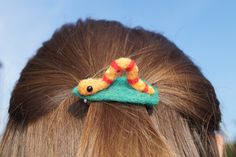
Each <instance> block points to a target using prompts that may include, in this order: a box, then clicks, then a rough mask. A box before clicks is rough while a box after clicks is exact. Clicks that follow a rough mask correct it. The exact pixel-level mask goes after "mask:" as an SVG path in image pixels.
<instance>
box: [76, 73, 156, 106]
mask: <svg viewBox="0 0 236 157" xmlns="http://www.w3.org/2000/svg"><path fill="white" fill-rule="evenodd" d="M143 81H145V80H143ZM145 82H146V81H145ZM146 83H147V82H146ZM147 84H149V83H147ZM149 85H150V84H149ZM150 86H151V85H150ZM152 87H153V86H152ZM153 88H154V90H155V93H154V94H148V93H143V92H140V91H138V90H136V89H134V88H133V87H131V86H130V85H129V84H128V82H127V78H126V77H125V76H122V77H118V78H116V79H115V80H114V82H113V83H112V85H111V86H109V87H108V88H106V89H104V90H101V91H99V92H97V93H95V94H93V95H89V96H83V95H81V94H79V93H78V90H77V87H75V88H74V89H73V93H74V94H75V95H76V96H78V97H80V98H82V99H87V100H89V101H115V102H126V103H131V104H135V105H144V106H156V105H157V104H158V102H159V96H158V91H157V88H156V87H153Z"/></svg>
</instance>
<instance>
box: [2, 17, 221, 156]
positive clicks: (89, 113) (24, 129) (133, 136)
mask: <svg viewBox="0 0 236 157" xmlns="http://www.w3.org/2000/svg"><path fill="white" fill-rule="evenodd" d="M119 57H130V58H132V59H134V60H135V61H136V63H137V65H138V67H139V76H140V77H141V78H143V79H145V80H147V81H148V82H150V83H154V85H155V87H157V89H158V91H159V97H160V102H159V104H158V107H157V108H154V111H153V113H152V114H151V115H149V114H148V112H147V109H146V108H145V107H142V106H135V105H129V104H127V103H114V102H93V103H91V104H89V106H88V105H87V104H86V103H84V102H82V101H80V100H79V99H78V98H76V97H74V96H73V95H72V94H71V90H72V88H73V87H74V86H76V85H77V84H78V82H79V81H80V80H82V79H85V78H88V77H101V76H102V75H103V74H104V72H105V70H106V69H107V68H108V66H109V65H110V63H111V61H112V60H114V59H117V58H119ZM220 121H221V113H220V109H219V102H218V100H217V98H216V95H215V91H214V88H213V86H212V85H211V83H210V82H209V81H208V80H207V79H206V78H205V77H204V76H203V74H202V73H201V72H200V70H199V68H198V67H197V66H196V65H195V64H194V63H193V62H192V61H191V60H190V59H189V58H188V57H187V56H186V55H185V54H184V53H183V52H182V51H181V50H180V49H178V48H177V47H176V45H175V44H173V43H172V42H170V41H169V40H168V39H166V38H165V37H163V36H162V35H160V34H158V33H154V32H149V31H147V30H144V29H142V28H127V27H125V26H123V25H122V24H120V23H118V22H114V21H104V20H98V21H95V20H91V19H87V20H85V21H81V20H79V21H78V22H77V23H76V24H67V25H64V26H63V27H61V28H60V29H58V30H57V31H56V32H55V33H54V35H53V36H52V38H51V39H50V40H48V41H47V42H45V43H43V45H42V47H41V48H40V49H38V51H37V54H36V55H35V56H34V57H33V58H32V59H30V60H29V62H28V64H27V65H26V67H25V68H24V69H23V71H22V73H21V76H20V79H19V80H18V82H17V84H16V86H15V89H14V90H13V93H12V96H11V100H10V108H9V121H8V124H7V128H6V130H5V133H4V136H3V139H2V143H1V146H0V154H1V155H2V156H76V155H77V156H104V157H106V156H129V157H130V156H142V157H143V156H144V157H145V156H181V157H182V156H186V157H187V156H194V157H199V156H208V157H210V156H212V157H213V156H217V155H218V151H217V146H216V141H215V137H214V133H215V132H216V131H219V123H220Z"/></svg>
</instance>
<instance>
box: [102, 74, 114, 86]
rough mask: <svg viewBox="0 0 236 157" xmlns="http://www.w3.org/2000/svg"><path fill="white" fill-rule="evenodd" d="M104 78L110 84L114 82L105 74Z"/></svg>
mask: <svg viewBox="0 0 236 157" xmlns="http://www.w3.org/2000/svg"><path fill="white" fill-rule="evenodd" d="M102 80H103V81H104V82H106V83H108V84H112V82H113V80H110V79H109V78H107V76H106V75H103V77H102Z"/></svg>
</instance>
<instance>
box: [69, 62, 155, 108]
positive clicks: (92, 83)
mask: <svg viewBox="0 0 236 157" xmlns="http://www.w3.org/2000/svg"><path fill="white" fill-rule="evenodd" d="M122 71H125V72H126V76H121V77H118V74H119V73H120V72H122ZM73 93H74V95H76V96H78V97H80V98H81V99H84V100H85V101H86V102H87V101H91V102H92V101H115V102H125V103H131V104H135V105H144V106H156V105H157V104H158V102H159V96H158V91H157V88H156V87H154V86H152V85H151V84H150V83H148V82H147V81H145V80H143V79H140V78H139V77H138V67H137V65H136V63H135V61H134V60H132V59H130V58H119V59H116V60H114V61H113V62H112V63H111V65H110V66H109V68H108V69H107V70H106V72H105V73H104V75H103V76H102V78H88V79H84V80H81V81H80V82H79V84H78V85H77V86H76V87H74V89H73Z"/></svg>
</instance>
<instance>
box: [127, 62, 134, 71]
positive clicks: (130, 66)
mask: <svg viewBox="0 0 236 157" xmlns="http://www.w3.org/2000/svg"><path fill="white" fill-rule="evenodd" d="M134 66H135V62H134V60H131V62H130V63H129V65H128V67H127V68H126V71H131V70H132V69H133V68H134Z"/></svg>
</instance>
